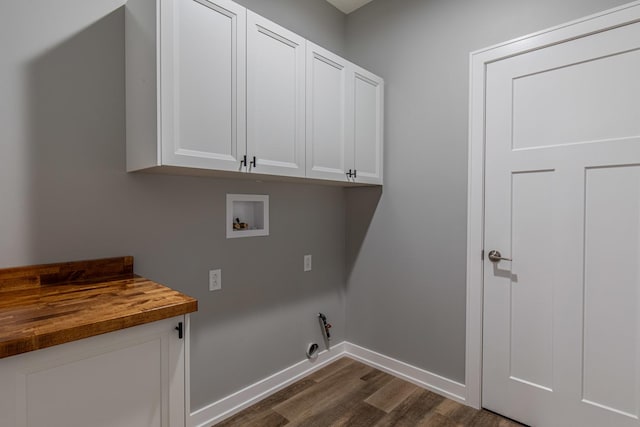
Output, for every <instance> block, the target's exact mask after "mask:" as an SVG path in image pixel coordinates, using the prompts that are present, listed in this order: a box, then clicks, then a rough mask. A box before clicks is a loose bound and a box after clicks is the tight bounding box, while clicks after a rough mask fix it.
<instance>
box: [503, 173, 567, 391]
mask: <svg viewBox="0 0 640 427" xmlns="http://www.w3.org/2000/svg"><path fill="white" fill-rule="evenodd" d="M511 179H512V184H511V192H512V207H511V212H512V213H511V221H512V222H511V223H512V243H511V252H510V253H511V256H512V257H513V259H514V261H513V262H512V268H511V270H512V271H517V272H518V273H517V274H511V272H510V271H509V270H505V273H507V274H510V275H511V283H510V284H509V287H510V293H511V298H510V301H509V305H510V306H511V310H510V313H509V316H510V320H508V321H507V324H508V323H510V324H511V331H510V341H511V343H510V357H509V365H510V366H511V369H510V373H509V375H510V377H511V378H512V379H514V380H516V381H521V382H524V383H528V384H531V385H534V386H536V387H540V388H542V389H546V390H551V389H552V388H553V357H552V356H553V311H552V310H551V307H552V302H553V287H554V277H553V272H552V271H551V270H550V269H547V268H536V267H535V266H543V265H551V264H552V263H553V257H552V254H551V252H550V251H547V250H544V246H545V245H546V244H547V242H549V241H552V240H553V236H552V230H553V220H554V218H553V197H552V195H551V193H550V192H549V191H548V189H549V188H551V187H552V186H553V181H554V179H555V174H554V171H535V172H526V173H520V172H518V173H514V174H513V175H512V178H511ZM519 260H527V262H526V263H522V262H519ZM507 265H508V264H507ZM494 267H495V268H498V265H494ZM496 274H498V272H496Z"/></svg>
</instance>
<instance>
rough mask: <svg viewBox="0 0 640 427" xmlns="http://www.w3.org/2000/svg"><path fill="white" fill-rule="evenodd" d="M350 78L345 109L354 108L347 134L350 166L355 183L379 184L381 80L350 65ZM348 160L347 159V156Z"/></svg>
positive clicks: (380, 164) (380, 179) (380, 159)
mask: <svg viewBox="0 0 640 427" xmlns="http://www.w3.org/2000/svg"><path fill="white" fill-rule="evenodd" d="M351 69H352V71H351V73H350V78H351V80H352V82H353V87H352V92H351V96H350V97H349V106H348V108H349V109H350V110H352V111H353V113H352V114H353V123H350V124H349V126H350V129H349V137H350V138H351V139H352V141H353V151H352V152H351V153H350V156H352V164H353V168H354V170H355V171H356V177H355V178H353V180H354V181H355V182H359V183H367V184H382V141H383V105H384V103H383V97H384V82H383V80H382V79H381V78H380V77H378V76H376V75H375V74H372V73H370V72H368V71H367V70H365V69H363V68H360V67H358V66H356V65H351ZM348 160H349V159H348Z"/></svg>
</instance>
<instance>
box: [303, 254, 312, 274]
mask: <svg viewBox="0 0 640 427" xmlns="http://www.w3.org/2000/svg"><path fill="white" fill-rule="evenodd" d="M304 271H311V255H305V256H304Z"/></svg>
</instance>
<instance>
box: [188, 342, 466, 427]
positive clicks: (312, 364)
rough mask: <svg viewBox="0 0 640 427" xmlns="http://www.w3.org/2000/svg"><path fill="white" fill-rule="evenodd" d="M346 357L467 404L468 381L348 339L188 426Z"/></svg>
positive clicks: (215, 419)
mask: <svg viewBox="0 0 640 427" xmlns="http://www.w3.org/2000/svg"><path fill="white" fill-rule="evenodd" d="M342 356H348V357H351V358H353V359H355V360H358V361H360V362H362V363H364V364H367V365H369V366H372V367H374V368H377V369H380V370H381V371H384V372H387V373H389V374H391V375H394V376H396V377H398V378H402V379H403V380H406V381H409V382H410V383H413V384H415V385H417V386H419V387H422V388H425V389H427V390H431V391H433V392H434V393H438V394H440V395H442V396H445V397H447V398H449V399H452V400H455V401H457V402H460V403H463V404H464V403H465V396H466V390H465V386H464V384H460V383H458V382H455V381H452V380H450V379H447V378H444V377H442V376H440V375H436V374H433V373H431V372H428V371H425V370H424V369H420V368H417V367H415V366H412V365H409V364H407V363H404V362H401V361H399V360H396V359H393V358H391V357H388V356H385V355H383V354H380V353H376V352H375V351H371V350H368V349H366V348H363V347H360V346H358V345H355V344H351V343H349V342H346V341H345V342H341V343H339V344H336V345H335V346H333V347H331V350H325V351H323V352H321V353H320V354H319V355H318V358H317V359H316V360H315V361H309V360H303V361H301V362H298V363H296V364H295V365H293V366H290V367H288V368H285V369H283V370H282V371H280V372H277V373H275V374H273V375H271V376H270V377H267V378H265V379H263V380H261V381H258V382H257V383H254V384H252V385H250V386H248V387H245V388H244V389H242V390H240V391H238V392H236V393H233V394H232V395H229V396H227V397H224V398H222V399H220V400H218V401H217V402H214V403H212V404H210V405H207V406H205V407H204V408H201V409H198V410H197V411H195V412H192V413H191V414H190V415H189V422H188V424H187V425H188V426H189V427H210V426H212V425H214V424H216V423H219V422H221V421H223V420H225V419H227V418H229V417H231V416H233V415H235V414H237V413H238V412H240V411H242V410H243V409H245V408H248V407H249V406H251V405H253V404H254V403H256V402H259V401H260V400H262V399H264V398H265V397H267V396H269V395H271V394H273V393H275V392H277V391H278V390H281V389H283V388H285V387H287V386H288V385H290V384H293V383H294V382H296V381H297V380H299V379H301V378H303V377H305V376H307V375H309V374H310V373H312V372H314V371H316V370H318V369H320V368H322V367H323V366H325V365H327V364H329V363H331V362H333V361H334V360H336V359H338V358H340V357H342Z"/></svg>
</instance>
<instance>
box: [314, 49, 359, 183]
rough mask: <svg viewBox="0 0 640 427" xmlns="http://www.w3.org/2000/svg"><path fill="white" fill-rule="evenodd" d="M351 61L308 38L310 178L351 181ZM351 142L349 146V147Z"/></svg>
mask: <svg viewBox="0 0 640 427" xmlns="http://www.w3.org/2000/svg"><path fill="white" fill-rule="evenodd" d="M348 71H349V63H348V61H346V60H345V59H343V58H340V57H339V56H337V55H334V54H333V53H331V52H329V51H327V50H325V49H323V48H321V47H319V46H316V45H314V44H313V43H311V42H309V41H307V94H306V95H307V121H306V128H307V138H306V154H307V156H306V157H307V161H306V171H307V177H309V178H320V179H331V180H336V181H347V175H346V172H347V170H348V169H353V164H347V163H346V161H347V156H348V151H349V150H353V147H352V142H351V141H349V144H347V128H346V122H347V120H353V118H352V115H351V114H348V113H347V107H346V102H347V94H348V93H350V92H351V90H350V86H351V85H352V84H353V81H352V80H351V79H350V78H349V74H348ZM347 145H349V148H348V147H347Z"/></svg>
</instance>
